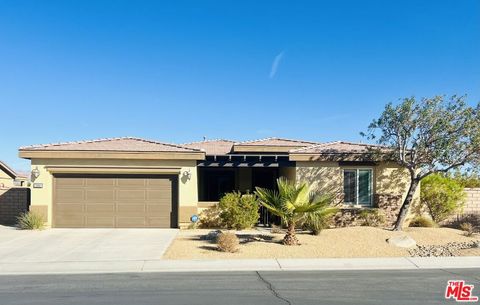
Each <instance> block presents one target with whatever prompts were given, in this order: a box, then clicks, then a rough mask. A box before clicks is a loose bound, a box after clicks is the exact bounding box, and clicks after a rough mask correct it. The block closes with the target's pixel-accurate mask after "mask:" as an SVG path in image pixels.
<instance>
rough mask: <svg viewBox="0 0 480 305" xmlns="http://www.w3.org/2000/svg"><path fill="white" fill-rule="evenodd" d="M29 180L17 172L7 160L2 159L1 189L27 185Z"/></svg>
mask: <svg viewBox="0 0 480 305" xmlns="http://www.w3.org/2000/svg"><path fill="white" fill-rule="evenodd" d="M27 180H28V179H27V177H26V176H25V175H23V174H20V173H17V172H16V171H14V170H13V169H12V168H10V167H9V166H8V165H7V164H6V163H5V162H2V161H0V189H8V188H12V187H19V186H26V185H27Z"/></svg>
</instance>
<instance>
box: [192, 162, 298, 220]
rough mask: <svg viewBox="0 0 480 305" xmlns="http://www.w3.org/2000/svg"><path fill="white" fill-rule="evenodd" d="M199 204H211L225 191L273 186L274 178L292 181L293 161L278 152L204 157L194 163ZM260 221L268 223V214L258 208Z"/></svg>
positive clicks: (270, 187) (274, 186) (253, 189)
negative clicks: (196, 171)
mask: <svg viewBox="0 0 480 305" xmlns="http://www.w3.org/2000/svg"><path fill="white" fill-rule="evenodd" d="M197 170H198V199H199V207H208V206H212V205H214V204H216V203H218V201H219V200H220V198H221V197H222V196H223V195H224V194H225V193H228V192H232V191H240V192H242V193H245V194H246V193H253V192H254V191H255V188H256V187H263V188H268V189H275V188H276V180H277V179H278V178H279V177H282V176H283V177H286V178H288V179H291V180H295V162H292V161H289V160H288V156H279V155H228V156H207V158H206V160H204V161H199V163H198V166H197ZM260 213H261V217H260V218H261V219H260V224H264V225H268V224H269V223H270V218H271V217H270V215H268V213H266V211H263V210H262V209H261V211H260Z"/></svg>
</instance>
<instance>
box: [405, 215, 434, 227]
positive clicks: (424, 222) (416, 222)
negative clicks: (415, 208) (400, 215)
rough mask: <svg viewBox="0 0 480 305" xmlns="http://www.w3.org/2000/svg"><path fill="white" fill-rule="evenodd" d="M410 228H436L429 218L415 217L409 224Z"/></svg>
mask: <svg viewBox="0 0 480 305" xmlns="http://www.w3.org/2000/svg"><path fill="white" fill-rule="evenodd" d="M410 227H423V228H434V227H436V224H435V222H434V221H433V220H431V219H430V218H427V217H425V216H417V217H415V218H414V219H413V220H412V221H411V222H410Z"/></svg>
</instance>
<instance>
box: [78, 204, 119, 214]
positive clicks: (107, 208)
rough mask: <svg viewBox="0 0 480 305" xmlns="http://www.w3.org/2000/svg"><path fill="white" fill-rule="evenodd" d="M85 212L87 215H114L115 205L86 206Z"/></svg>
mask: <svg viewBox="0 0 480 305" xmlns="http://www.w3.org/2000/svg"><path fill="white" fill-rule="evenodd" d="M85 212H86V213H96V214H98V213H110V214H112V213H114V212H115V204H114V203H104V204H101V203H95V204H89V203H87V204H86V205H85Z"/></svg>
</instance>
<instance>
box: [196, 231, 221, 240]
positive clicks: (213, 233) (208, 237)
mask: <svg viewBox="0 0 480 305" xmlns="http://www.w3.org/2000/svg"><path fill="white" fill-rule="evenodd" d="M220 233H222V231H221V230H214V231H210V232H208V234H206V235H202V236H201V237H200V239H202V240H210V241H214V242H216V241H217V237H218V235H219V234H220Z"/></svg>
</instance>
